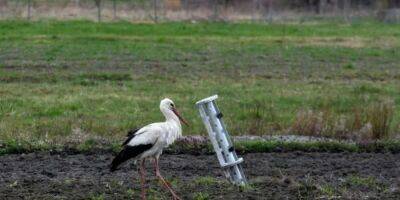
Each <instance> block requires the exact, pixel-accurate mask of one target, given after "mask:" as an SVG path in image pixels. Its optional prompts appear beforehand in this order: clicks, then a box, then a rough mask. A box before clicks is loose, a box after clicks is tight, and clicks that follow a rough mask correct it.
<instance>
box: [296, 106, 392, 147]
mask: <svg viewBox="0 0 400 200" xmlns="http://www.w3.org/2000/svg"><path fill="white" fill-rule="evenodd" d="M393 116H394V103H393V102H392V101H386V100H385V101H380V102H377V103H373V104H371V105H369V106H367V107H365V108H354V109H353V111H352V112H351V113H350V114H349V115H347V116H335V115H334V114H333V113H332V111H330V110H325V111H314V110H301V111H299V112H298V114H297V116H296V118H295V120H294V122H293V124H292V126H291V128H290V132H291V133H295V134H299V135H308V136H325V137H334V138H337V139H356V140H371V139H373V140H379V139H386V138H388V137H389V135H390V133H391V132H390V127H391V122H392V120H393Z"/></svg>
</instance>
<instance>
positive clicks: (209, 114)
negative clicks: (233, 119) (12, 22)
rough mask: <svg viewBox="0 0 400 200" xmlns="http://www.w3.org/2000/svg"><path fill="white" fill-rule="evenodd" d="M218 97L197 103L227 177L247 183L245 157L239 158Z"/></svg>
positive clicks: (243, 183) (239, 183) (232, 180)
mask: <svg viewBox="0 0 400 200" xmlns="http://www.w3.org/2000/svg"><path fill="white" fill-rule="evenodd" d="M217 98H218V96H217V95H214V96H211V97H208V98H205V99H202V100H200V101H198V102H197V103H196V105H197V107H198V109H199V112H200V116H201V118H202V119H203V123H204V125H205V126H206V129H207V132H208V135H209V138H210V140H211V143H212V145H213V147H214V150H215V153H216V154H217V158H218V161H219V164H220V165H221V167H222V169H223V170H224V173H225V176H226V178H227V179H228V180H230V181H231V182H232V183H234V184H236V185H245V184H246V183H247V180H246V177H245V175H244V173H243V168H242V165H241V163H242V162H243V158H238V157H237V155H236V152H235V149H234V147H233V142H232V140H231V138H230V136H229V134H228V131H227V130H226V128H225V124H224V122H223V120H222V117H223V115H222V113H221V112H220V111H219V109H218V107H217V104H216V103H215V100H216V99H217Z"/></svg>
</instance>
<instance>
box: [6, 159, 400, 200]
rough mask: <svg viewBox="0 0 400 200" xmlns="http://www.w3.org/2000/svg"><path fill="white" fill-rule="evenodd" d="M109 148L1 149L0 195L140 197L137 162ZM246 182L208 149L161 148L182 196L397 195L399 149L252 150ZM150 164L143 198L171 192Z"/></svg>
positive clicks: (168, 172) (169, 174)
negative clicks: (114, 165) (176, 151)
mask: <svg viewBox="0 0 400 200" xmlns="http://www.w3.org/2000/svg"><path fill="white" fill-rule="evenodd" d="M112 158H113V154H112V153H106V152H103V153H102V152H98V153H91V154H73V153H67V152H61V153H53V154H52V153H30V154H18V155H5V156H1V157H0V199H129V198H131V199H132V198H133V199H139V195H140V184H139V180H138V173H137V170H136V167H135V166H133V165H132V164H127V165H124V166H122V167H121V169H120V170H118V171H116V172H114V173H110V172H109V170H108V165H109V163H110V162H111V159H112ZM243 158H244V159H245V163H244V169H245V173H246V175H247V176H248V179H249V182H250V186H248V187H234V186H231V185H230V184H229V183H227V182H226V181H225V179H224V177H223V175H222V172H221V170H220V169H219V167H218V163H217V159H216V157H215V156H214V155H198V156H194V155H186V154H180V155H162V157H161V163H160V164H161V169H162V173H163V174H164V175H165V176H166V177H167V178H168V180H169V181H171V183H172V185H173V187H174V188H175V189H176V190H177V192H178V194H179V195H180V196H182V198H183V199H317V198H318V199H400V188H399V187H400V154H375V153H360V154H357V153H302V152H292V153H252V154H246V155H243ZM147 167H148V174H147V175H148V181H147V187H148V197H149V199H171V197H170V196H169V194H168V193H167V192H165V190H163V188H162V186H161V185H160V183H159V182H158V181H157V180H156V179H155V178H154V173H153V171H154V170H153V168H152V167H153V165H152V162H148V163H147Z"/></svg>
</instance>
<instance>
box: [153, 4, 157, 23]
mask: <svg viewBox="0 0 400 200" xmlns="http://www.w3.org/2000/svg"><path fill="white" fill-rule="evenodd" d="M157 3H158V2H157V0H153V11H154V19H153V20H154V22H155V23H157V22H158V5H157Z"/></svg>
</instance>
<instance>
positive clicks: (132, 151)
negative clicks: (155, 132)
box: [110, 144, 153, 172]
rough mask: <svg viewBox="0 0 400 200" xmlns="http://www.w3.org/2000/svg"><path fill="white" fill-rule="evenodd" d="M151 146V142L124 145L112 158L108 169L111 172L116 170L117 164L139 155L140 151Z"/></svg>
mask: <svg viewBox="0 0 400 200" xmlns="http://www.w3.org/2000/svg"><path fill="white" fill-rule="evenodd" d="M151 147H153V144H140V145H136V146H128V145H126V146H125V147H124V149H122V150H121V151H120V152H119V153H118V155H117V156H116V157H115V158H114V160H113V161H112V163H111V166H110V171H111V172H113V171H115V170H117V168H118V166H119V165H120V164H122V163H124V162H125V161H127V160H129V159H131V158H135V157H136V156H138V155H140V154H141V153H143V152H145V151H147V150H149V149H150V148H151Z"/></svg>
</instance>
